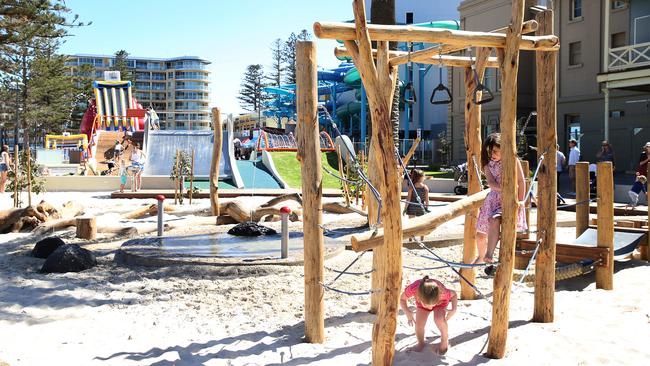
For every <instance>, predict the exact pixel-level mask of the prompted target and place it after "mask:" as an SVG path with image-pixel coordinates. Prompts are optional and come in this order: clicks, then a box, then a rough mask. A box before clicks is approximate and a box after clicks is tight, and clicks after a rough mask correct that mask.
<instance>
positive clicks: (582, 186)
mask: <svg viewBox="0 0 650 366" xmlns="http://www.w3.org/2000/svg"><path fill="white" fill-rule="evenodd" d="M589 198H590V192H589V162H587V161H579V162H578V163H577V164H576V202H578V203H580V204H579V205H577V206H576V238H577V237H579V236H580V235H582V233H584V232H585V231H586V230H587V229H588V228H589V202H587V201H588V200H589Z"/></svg>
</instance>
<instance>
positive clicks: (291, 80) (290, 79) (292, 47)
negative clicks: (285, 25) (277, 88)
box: [282, 29, 311, 84]
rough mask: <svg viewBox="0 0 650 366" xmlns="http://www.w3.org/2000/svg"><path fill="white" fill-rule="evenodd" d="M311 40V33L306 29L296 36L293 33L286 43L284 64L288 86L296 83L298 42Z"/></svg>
mask: <svg viewBox="0 0 650 366" xmlns="http://www.w3.org/2000/svg"><path fill="white" fill-rule="evenodd" d="M310 38H311V35H310V34H309V32H307V30H306V29H303V30H302V31H300V33H298V34H295V33H293V32H292V33H291V34H290V35H289V38H288V39H287V40H286V41H285V42H284V47H283V52H282V57H283V62H284V69H285V70H286V73H285V76H284V78H285V82H286V83H287V84H295V83H296V42H298V41H308V40H309V39H310Z"/></svg>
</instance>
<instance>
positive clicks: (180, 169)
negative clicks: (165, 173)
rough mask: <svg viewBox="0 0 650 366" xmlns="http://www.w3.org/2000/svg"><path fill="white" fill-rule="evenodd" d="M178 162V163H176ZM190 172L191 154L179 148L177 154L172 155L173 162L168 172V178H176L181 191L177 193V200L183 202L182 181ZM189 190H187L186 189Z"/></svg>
mask: <svg viewBox="0 0 650 366" xmlns="http://www.w3.org/2000/svg"><path fill="white" fill-rule="evenodd" d="M177 162H178V163H177ZM191 174H192V160H191V155H190V153H188V152H187V151H185V150H180V151H179V153H178V155H176V156H175V157H174V162H173V165H172V170H171V172H170V173H169V179H171V180H176V179H178V182H179V183H178V187H179V190H180V192H181V194H180V195H179V198H178V199H179V202H180V204H181V205H182V204H183V196H184V195H183V187H184V185H185V184H184V181H185V179H186V178H188V177H189V176H190V175H191ZM188 192H189V190H188Z"/></svg>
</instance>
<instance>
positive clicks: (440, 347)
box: [435, 342, 449, 356]
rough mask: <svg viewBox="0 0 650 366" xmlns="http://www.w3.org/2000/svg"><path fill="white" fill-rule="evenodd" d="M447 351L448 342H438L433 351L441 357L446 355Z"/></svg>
mask: <svg viewBox="0 0 650 366" xmlns="http://www.w3.org/2000/svg"><path fill="white" fill-rule="evenodd" d="M448 349H449V342H444V343H442V342H440V344H438V347H437V348H436V349H435V352H436V353H437V354H439V355H441V356H442V355H444V354H445V353H447V350H448Z"/></svg>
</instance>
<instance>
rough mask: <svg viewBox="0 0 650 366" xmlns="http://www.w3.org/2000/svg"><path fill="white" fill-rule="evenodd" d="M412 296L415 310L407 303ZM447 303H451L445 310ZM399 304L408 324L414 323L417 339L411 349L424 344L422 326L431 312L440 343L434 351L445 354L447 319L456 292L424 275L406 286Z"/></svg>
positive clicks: (447, 340) (447, 334)
mask: <svg viewBox="0 0 650 366" xmlns="http://www.w3.org/2000/svg"><path fill="white" fill-rule="evenodd" d="M412 297H414V298H415V307H416V310H415V311H411V309H409V307H408V303H407V301H408V299H410V298H412ZM449 303H451V309H449V310H447V306H448V305H449ZM399 304H400V307H401V308H402V311H404V314H405V315H406V318H407V319H408V325H409V326H412V325H414V324H415V336H416V337H417V339H418V344H417V345H416V346H415V347H414V348H413V349H414V350H415V351H417V352H420V351H422V349H423V348H424V346H425V345H426V344H425V339H424V326H425V325H426V324H427V319H429V314H431V313H432V312H433V321H434V322H435V323H436V327H438V330H440V344H439V345H438V348H437V350H436V351H437V353H438V354H441V355H443V354H445V353H446V352H447V349H448V348H449V331H448V327H447V321H449V319H451V317H452V316H454V314H455V313H456V307H457V305H458V297H457V296H456V292H455V291H452V290H449V289H447V288H446V287H445V286H444V285H443V284H442V283H441V282H440V281H438V280H434V279H430V278H429V276H424V278H422V279H421V280H417V281H415V282H413V283H411V284H410V285H408V286H406V288H405V289H404V292H403V293H402V296H401V298H400V303H399ZM414 314H415V317H414Z"/></svg>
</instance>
